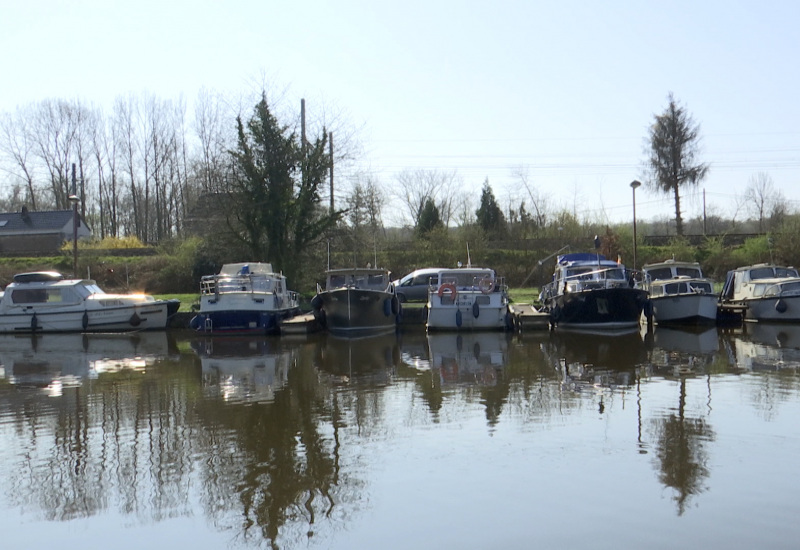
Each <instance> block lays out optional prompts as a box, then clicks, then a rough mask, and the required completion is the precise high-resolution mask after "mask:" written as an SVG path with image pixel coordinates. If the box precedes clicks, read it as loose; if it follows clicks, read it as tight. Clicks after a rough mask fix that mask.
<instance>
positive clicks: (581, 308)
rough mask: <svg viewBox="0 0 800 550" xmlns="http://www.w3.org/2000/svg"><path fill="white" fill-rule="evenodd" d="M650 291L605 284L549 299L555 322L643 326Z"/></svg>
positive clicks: (576, 325)
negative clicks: (641, 321) (606, 285)
mask: <svg viewBox="0 0 800 550" xmlns="http://www.w3.org/2000/svg"><path fill="white" fill-rule="evenodd" d="M646 302H647V292H645V291H644V290H641V289H637V288H625V287H618V288H601V289H593V290H585V291H582V292H569V293H565V294H560V295H557V296H554V297H552V298H550V299H549V300H548V303H547V305H548V308H549V310H550V318H551V320H552V322H553V324H554V325H557V326H564V327H574V328H591V329H612V330H613V329H624V328H632V327H637V326H639V319H640V317H641V315H642V310H643V308H644V306H645V304H646Z"/></svg>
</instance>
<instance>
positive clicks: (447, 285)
mask: <svg viewBox="0 0 800 550" xmlns="http://www.w3.org/2000/svg"><path fill="white" fill-rule="evenodd" d="M445 291H447V292H449V293H450V294H451V295H452V296H453V301H454V302H455V301H456V296H458V290H457V289H456V285H454V284H453V283H444V284H443V285H442V286H440V287H439V292H437V294H438V295H439V298H441V297H443V296H444V293H445Z"/></svg>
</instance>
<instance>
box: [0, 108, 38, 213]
mask: <svg viewBox="0 0 800 550" xmlns="http://www.w3.org/2000/svg"><path fill="white" fill-rule="evenodd" d="M27 120H28V119H27V118H26V117H25V115H24V114H22V113H20V112H19V111H17V112H16V113H14V115H11V114H7V115H3V116H2V118H0V154H2V155H3V156H4V157H5V158H6V160H7V162H6V163H3V164H4V165H6V166H11V167H10V168H4V170H5V171H6V172H7V173H9V174H10V175H12V176H13V177H15V178H17V179H18V180H19V181H22V182H24V184H25V187H26V189H27V195H28V201H29V203H30V205H31V208H32V209H33V210H36V209H37V208H36V195H37V189H36V188H35V185H34V181H35V171H36V162H35V159H34V158H33V147H34V144H33V142H32V141H31V133H30V131H29V130H28V128H27V127H26V125H27V124H28V122H27ZM14 194H15V195H16V196H17V198H19V190H15V192H14ZM23 204H24V200H23Z"/></svg>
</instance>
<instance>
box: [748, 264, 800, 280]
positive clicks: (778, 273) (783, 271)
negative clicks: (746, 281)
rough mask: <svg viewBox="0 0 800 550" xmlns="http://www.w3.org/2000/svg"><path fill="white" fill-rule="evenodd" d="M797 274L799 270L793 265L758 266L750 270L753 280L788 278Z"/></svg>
mask: <svg viewBox="0 0 800 550" xmlns="http://www.w3.org/2000/svg"><path fill="white" fill-rule="evenodd" d="M797 276H798V275H797V270H796V269H794V268H793V267H758V268H755V269H751V270H750V280H751V281H756V280H758V279H787V278H790V277H797Z"/></svg>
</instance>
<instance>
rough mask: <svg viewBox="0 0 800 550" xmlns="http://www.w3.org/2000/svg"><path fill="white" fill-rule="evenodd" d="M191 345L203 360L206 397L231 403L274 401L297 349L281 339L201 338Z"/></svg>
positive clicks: (286, 377) (286, 376) (285, 381)
mask: <svg viewBox="0 0 800 550" xmlns="http://www.w3.org/2000/svg"><path fill="white" fill-rule="evenodd" d="M191 346H192V349H193V350H194V352H195V353H197V355H198V356H199V357H200V364H201V366H202V371H203V392H204V393H205V395H206V397H215V398H219V399H222V400H223V401H226V402H230V403H243V402H244V403H269V402H271V401H273V400H274V399H275V393H276V391H277V390H279V389H280V388H282V387H284V386H285V385H286V383H287V380H288V378H289V369H290V367H291V365H292V361H293V358H294V355H295V350H296V349H297V348H296V347H294V346H289V347H286V346H282V345H281V341H280V340H279V339H277V338H269V337H248V336H241V337H214V338H211V337H209V338H199V339H195V340H192V342H191Z"/></svg>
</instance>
